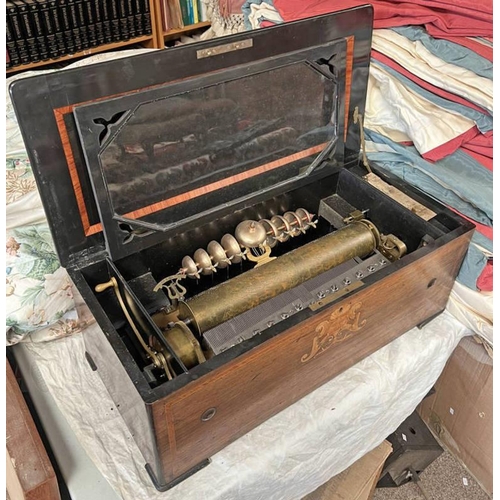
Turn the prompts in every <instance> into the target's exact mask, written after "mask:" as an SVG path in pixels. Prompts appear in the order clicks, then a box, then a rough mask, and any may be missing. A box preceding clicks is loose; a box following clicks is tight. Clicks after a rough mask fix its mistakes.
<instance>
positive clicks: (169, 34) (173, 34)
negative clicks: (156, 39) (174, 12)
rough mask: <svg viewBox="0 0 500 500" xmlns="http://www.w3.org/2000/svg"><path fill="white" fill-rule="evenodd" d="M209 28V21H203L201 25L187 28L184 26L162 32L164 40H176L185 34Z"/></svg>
mask: <svg viewBox="0 0 500 500" xmlns="http://www.w3.org/2000/svg"><path fill="white" fill-rule="evenodd" d="M209 26H210V22H209V21H203V22H201V23H196V24H190V25H189V26H184V28H175V29H171V30H168V31H164V32H163V38H164V39H170V38H177V37H179V36H180V35H184V34H185V33H191V32H193V31H196V30H199V29H200V28H208V27H209Z"/></svg>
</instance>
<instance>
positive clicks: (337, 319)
mask: <svg viewBox="0 0 500 500" xmlns="http://www.w3.org/2000/svg"><path fill="white" fill-rule="evenodd" d="M361 307H362V303H361V302H356V303H355V304H349V305H346V306H342V307H339V308H338V309H336V310H335V311H333V312H332V314H331V315H330V317H329V318H328V319H327V320H325V321H322V322H321V323H320V324H319V325H318V326H317V327H316V333H317V335H316V336H315V337H314V339H313V343H312V347H311V351H310V352H309V353H308V354H304V355H303V356H302V357H301V358H300V361H301V362H302V363H307V362H308V361H311V359H314V358H315V357H316V356H319V355H320V354H321V353H322V352H325V351H326V350H327V349H329V348H330V347H332V345H334V344H340V343H341V342H344V340H347V339H348V338H350V337H352V335H353V333H354V332H357V331H359V330H361V328H363V327H364V326H365V324H366V319H361V311H360V309H361Z"/></svg>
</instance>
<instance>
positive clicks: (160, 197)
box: [94, 62, 338, 224]
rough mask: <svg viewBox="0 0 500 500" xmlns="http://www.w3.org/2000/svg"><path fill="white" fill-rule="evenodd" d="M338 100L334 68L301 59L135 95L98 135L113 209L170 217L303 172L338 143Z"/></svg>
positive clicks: (214, 205) (165, 220)
mask: <svg viewBox="0 0 500 500" xmlns="http://www.w3.org/2000/svg"><path fill="white" fill-rule="evenodd" d="M337 107H338V103H337V88H336V83H335V82H334V81H333V78H332V76H330V77H327V76H325V75H324V74H323V73H322V72H320V70H318V69H316V68H315V67H313V66H312V65H310V64H307V63H304V62H301V63H295V64H290V65H288V66H282V67H278V68H275V69H272V70H269V71H265V72H260V73H255V74H251V75H249V76H243V77H240V78H235V79H232V80H226V81H223V82H219V83H216V84H212V85H208V86H205V87H201V88H196V89H193V90H189V91H186V92H182V93H177V94H175V95H171V96H168V97H162V98H157V99H154V100H149V101H147V102H142V103H140V104H139V105H137V106H136V107H135V108H134V109H133V111H130V112H128V113H125V112H124V113H122V115H117V116H116V117H113V118H114V119H115V122H116V123H117V125H118V124H119V122H120V121H122V122H123V123H121V124H119V128H118V129H117V130H116V131H115V132H114V133H112V134H110V137H109V138H103V141H102V144H103V148H102V149H101V151H100V153H99V161H100V164H101V169H102V175H103V178H104V181H105V183H106V185H107V190H108V194H109V199H110V202H111V205H112V207H113V211H114V212H115V214H117V215H120V216H124V217H127V218H132V219H139V218H141V217H143V216H145V215H148V214H153V213H156V212H158V211H160V210H161V211H162V214H161V219H160V220H158V222H161V223H162V224H172V223H174V222H176V221H178V220H179V215H180V214H179V209H173V207H176V206H178V205H180V204H183V203H185V202H187V201H189V200H195V201H196V202H197V203H196V204H197V205H198V204H199V205H200V206H199V207H196V208H195V209H193V207H190V208H189V209H188V210H186V211H184V210H183V211H182V214H183V215H185V216H189V215H190V214H191V212H193V213H195V212H202V211H206V210H211V209H215V208H217V206H218V205H221V204H224V203H228V202H230V201H232V200H234V199H235V198H240V197H241V196H242V195H244V194H245V193H248V194H255V193H256V192H259V191H262V190H266V189H270V188H273V187H275V186H278V185H280V184H281V183H284V182H288V181H290V180H292V179H294V178H297V177H298V176H302V175H308V174H309V173H310V172H311V171H312V170H314V169H315V168H319V167H320V166H324V163H323V162H322V161H320V160H323V159H324V157H326V156H331V154H332V153H333V150H334V149H335V148H334V147H333V146H334V145H335V144H336V139H337V135H338V130H337V113H338V110H337ZM94 121H95V120H94ZM327 153H329V154H327ZM336 155H337V157H338V152H337V153H336ZM249 191H251V192H252V193H250V192H249ZM214 193H217V195H215V196H214Z"/></svg>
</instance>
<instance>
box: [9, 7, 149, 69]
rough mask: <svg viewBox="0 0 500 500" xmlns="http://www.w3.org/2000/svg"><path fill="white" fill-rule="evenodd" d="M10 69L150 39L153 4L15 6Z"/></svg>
mask: <svg viewBox="0 0 500 500" xmlns="http://www.w3.org/2000/svg"><path fill="white" fill-rule="evenodd" d="M6 5H7V31H6V40H7V68H12V67H15V66H19V65H21V64H30V63H36V62H39V61H47V60H50V59H57V58H59V57H62V56H65V55H67V54H74V53H76V52H80V51H84V50H86V49H90V48H91V47H97V46H99V45H104V44H107V43H116V42H121V41H126V40H130V39H132V38H136V37H140V36H145V35H150V34H151V32H152V31H151V13H150V11H149V0H11V1H7V2H6Z"/></svg>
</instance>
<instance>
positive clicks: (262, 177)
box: [10, 6, 473, 489]
mask: <svg viewBox="0 0 500 500" xmlns="http://www.w3.org/2000/svg"><path fill="white" fill-rule="evenodd" d="M371 34H372V8H371V7H370V6H363V7H358V8H355V9H350V10H346V11H342V12H338V13H335V14H330V15H325V16H320V17H316V18H311V19H307V20H303V21H298V22H293V23H289V24H283V25H280V26H278V27H273V28H269V29H263V30H258V31H251V32H246V33H241V34H238V35H234V36H230V37H225V38H220V39H214V40H209V41H205V42H201V43H196V44H189V45H184V46H180V47H176V48H172V49H168V50H159V51H151V52H148V53H145V54H141V55H136V56H133V57H123V58H120V59H116V60H112V61H109V62H105V63H101V64H96V65H90V66H85V67H80V68H75V69H71V70H67V71H60V72H54V73H49V74H45V75H42V76H35V77H32V78H27V79H22V80H18V81H16V82H14V83H13V84H12V86H11V88H10V92H11V95H12V100H13V102H14V106H15V110H16V114H17V116H18V119H19V123H20V125H21V128H22V133H23V137H24V140H25V143H26V146H27V149H28V153H29V157H30V160H31V163H32V167H33V169H34V171H35V174H36V178H37V182H38V186H39V190H40V193H41V196H42V199H43V202H44V207H45V210H46V212H47V217H48V219H49V223H50V225H51V229H52V234H53V237H54V240H55V244H56V247H57V251H58V255H59V257H60V260H61V263H62V265H63V266H65V267H66V268H67V270H68V272H69V274H70V275H71V278H72V279H73V281H74V283H75V285H76V286H77V288H78V289H79V291H80V293H81V294H82V296H83V297H84V299H85V301H86V302H87V304H88V306H89V308H90V309H91V311H92V312H93V314H94V316H95V318H96V320H97V322H98V323H99V325H100V327H101V328H102V331H100V330H99V331H97V330H98V329H96V331H97V332H94V333H93V332H91V333H88V334H85V344H86V350H87V357H88V360H89V363H90V364H91V366H93V367H94V369H96V370H97V371H98V373H99V374H100V376H101V377H102V379H103V381H104V383H105V385H106V386H107V387H108V390H109V392H110V394H111V395H112V397H113V399H114V401H115V403H116V406H117V407H118V408H119V410H120V412H121V414H122V416H123V418H124V420H125V421H126V423H127V425H128V426H129V428H130V430H131V432H132V435H133V436H134V438H135V439H136V441H137V444H138V446H139V448H140V450H141V452H142V454H143V455H144V463H145V466H146V467H147V469H148V471H149V473H150V475H151V478H152V480H153V481H154V483H155V485H156V487H157V488H159V489H166V488H168V487H171V486H172V485H174V484H176V483H177V482H179V481H181V480H182V479H184V478H185V477H187V476H188V475H190V474H192V473H193V472H195V471H197V470H198V469H199V468H200V467H202V466H204V465H206V464H207V463H208V460H209V458H210V456H211V455H213V454H214V453H216V452H217V451H219V450H220V449H222V448H223V447H225V446H226V445H228V444H229V443H230V442H232V441H234V440H235V439H237V438H238V437H240V436H242V435H243V434H244V433H246V432H248V431H249V430H251V429H253V428H254V427H256V426H257V425H259V424H260V423H262V422H263V421H265V420H266V419H268V418H269V417H271V416H272V415H274V414H276V413H277V412H279V411H280V410H282V409H284V408H285V407H287V406H288V405H290V404H292V403H293V402H295V401H297V400H298V399H299V398H301V397H303V396H304V395H306V394H307V393H309V392H310V391H312V390H314V389H315V388H317V387H318V386H320V385H321V384H323V383H325V382H326V381H328V380H330V379H331V378H333V377H335V376H336V375H338V374H339V373H340V372H342V371H343V370H346V369H347V368H349V367H350V366H352V365H354V364H355V363H357V362H358V361H360V360H361V359H363V358H364V357H366V356H368V355H370V354H371V353H373V352H374V351H376V350H377V349H379V348H381V347H382V346H384V345H385V344H387V343H388V342H391V341H392V340H393V339H395V338H396V337H398V336H399V335H401V334H402V333H404V332H406V331H407V330H409V329H410V328H412V327H414V326H416V325H419V324H421V323H422V322H424V321H426V320H428V319H429V318H432V317H433V316H435V315H436V314H438V313H439V312H440V311H442V310H443V309H444V307H445V305H446V301H447V298H448V295H449V293H450V288H451V287H452V285H453V282H454V279H455V277H456V274H457V272H458V269H459V267H460V264H461V262H462V259H463V257H464V254H465V252H466V249H467V246H468V243H469V240H470V237H471V234H472V230H473V226H472V225H471V224H469V223H468V222H466V221H464V220H463V219H461V218H460V217H458V216H457V215H455V214H454V213H452V212H451V211H450V210H448V209H447V208H445V207H444V206H441V205H439V204H437V203H436V202H434V201H432V200H430V199H429V198H427V197H425V196H424V195H422V194H419V193H417V192H416V191H415V190H413V189H411V188H410V187H408V186H407V185H405V184H404V183H403V182H401V181H398V180H396V179H394V178H390V177H387V176H386V175H385V174H382V173H380V172H378V171H377V169H376V165H371V166H370V165H369V164H368V163H367V162H366V161H365V162H362V161H360V151H361V140H360V137H362V128H361V126H362V117H363V114H364V109H365V99H366V89H367V81H368V70H369V64H370V48H371ZM367 169H368V170H373V171H372V172H371V173H369V174H368V172H367ZM386 192H389V193H390V194H387V193H386ZM394 198H396V199H394Z"/></svg>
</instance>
